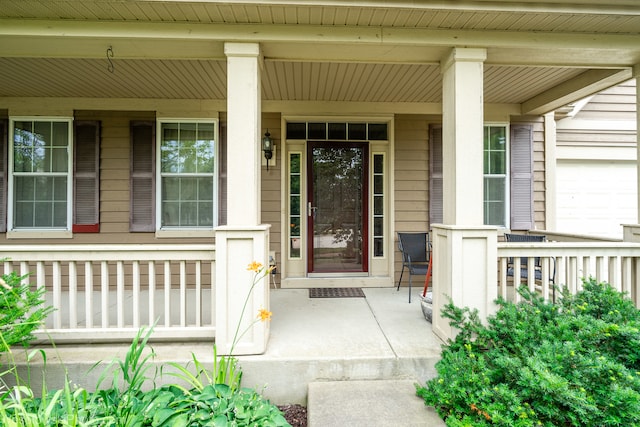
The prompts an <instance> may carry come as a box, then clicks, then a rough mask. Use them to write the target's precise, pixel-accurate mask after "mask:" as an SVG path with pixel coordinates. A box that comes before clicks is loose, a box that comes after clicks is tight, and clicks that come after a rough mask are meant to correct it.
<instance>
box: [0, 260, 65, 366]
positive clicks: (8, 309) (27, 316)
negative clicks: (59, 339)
mask: <svg viewBox="0 0 640 427" xmlns="http://www.w3.org/2000/svg"><path fill="white" fill-rule="evenodd" d="M26 279H27V276H18V275H17V274H16V273H13V272H12V273H10V274H5V275H3V276H2V277H1V278H0V353H6V352H7V351H9V348H10V347H11V346H13V345H23V346H26V345H28V343H29V342H30V341H32V340H33V339H34V336H33V332H34V331H35V330H36V329H38V328H40V326H42V324H43V322H44V320H45V318H46V317H47V316H48V315H49V313H51V311H52V310H53V308H52V307H42V306H43V304H44V298H43V295H44V291H45V290H44V288H40V289H37V290H35V291H32V290H31V289H30V286H29V284H28V283H27V282H26Z"/></svg>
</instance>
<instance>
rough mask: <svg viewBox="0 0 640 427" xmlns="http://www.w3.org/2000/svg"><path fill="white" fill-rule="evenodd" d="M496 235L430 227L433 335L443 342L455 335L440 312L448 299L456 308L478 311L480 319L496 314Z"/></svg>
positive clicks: (482, 228) (486, 228) (492, 229)
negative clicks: (431, 234)
mask: <svg viewBox="0 0 640 427" xmlns="http://www.w3.org/2000/svg"><path fill="white" fill-rule="evenodd" d="M497 234H498V231H497V229H496V228H495V227H489V226H478V227H463V226H455V225H440V224H435V225H433V238H432V244H433V251H434V254H435V256H434V259H433V283H434V286H433V320H432V325H433V332H434V333H435V334H436V335H437V336H438V337H440V338H441V339H442V340H445V341H446V340H447V339H449V338H451V339H453V338H454V337H455V335H456V333H457V332H456V331H455V330H454V329H453V328H452V327H451V326H449V319H446V318H443V317H442V308H443V307H444V306H445V305H447V304H448V303H449V298H451V300H452V301H453V303H454V304H455V305H456V306H457V307H470V308H472V309H474V308H476V309H478V314H479V315H480V319H482V320H485V319H486V318H487V316H489V315H491V314H494V313H495V312H496V308H497V307H496V304H495V302H494V301H495V299H496V298H497V297H498V286H497V284H498V271H497V265H498V263H497V259H498V235H497Z"/></svg>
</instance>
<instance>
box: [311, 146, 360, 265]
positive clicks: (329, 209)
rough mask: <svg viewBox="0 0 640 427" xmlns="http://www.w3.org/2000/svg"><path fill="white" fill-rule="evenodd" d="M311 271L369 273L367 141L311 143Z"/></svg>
mask: <svg viewBox="0 0 640 427" xmlns="http://www.w3.org/2000/svg"><path fill="white" fill-rule="evenodd" d="M308 147H309V148H308V150H309V152H308V156H307V158H308V161H309V167H308V173H309V179H308V181H307V182H308V183H309V189H308V192H309V194H308V202H309V203H308V206H307V216H308V228H309V235H310V236H311V238H310V239H309V247H308V255H309V258H308V259H309V266H308V270H309V272H310V273H339V272H366V271H367V254H368V251H367V245H368V244H367V238H366V236H367V220H366V219H367V194H368V189H367V179H366V177H367V176H368V175H367V168H368V164H367V163H368V162H367V159H368V155H367V144H366V143H328V142H310V143H309V144H308Z"/></svg>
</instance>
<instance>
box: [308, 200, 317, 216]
mask: <svg viewBox="0 0 640 427" xmlns="http://www.w3.org/2000/svg"><path fill="white" fill-rule="evenodd" d="M317 209H318V207H317V206H311V202H309V203H307V216H311V215H315V213H316V210H317Z"/></svg>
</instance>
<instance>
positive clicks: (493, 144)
mask: <svg viewBox="0 0 640 427" xmlns="http://www.w3.org/2000/svg"><path fill="white" fill-rule="evenodd" d="M507 146H508V141H507V127H506V126H504V125H485V126H484V177H483V178H484V179H483V181H484V184H483V186H484V224H485V225H497V226H501V227H505V226H506V225H507V200H508V199H507Z"/></svg>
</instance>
